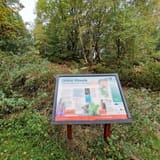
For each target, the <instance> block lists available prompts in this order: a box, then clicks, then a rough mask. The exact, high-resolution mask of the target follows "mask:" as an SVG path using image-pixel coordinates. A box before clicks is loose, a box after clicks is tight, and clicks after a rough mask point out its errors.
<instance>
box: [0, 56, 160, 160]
mask: <svg viewBox="0 0 160 160" xmlns="http://www.w3.org/2000/svg"><path fill="white" fill-rule="evenodd" d="M74 72H75V68H73V73H74ZM60 73H72V69H70V68H69V67H68V66H65V64H63V65H57V64H52V63H50V62H48V61H47V60H45V59H41V58H40V57H39V56H37V55H22V56H21V57H18V56H9V57H1V62H0V74H1V76H0V86H1V88H0V116H1V120H0V129H1V131H0V144H1V147H0V159H3V160H31V159H32V160H57V159H61V160H66V159H70V160H79V159H86V160H87V159H92V160H96V159H97V160H104V159H107V160H142V159H144V160H150V159H154V160H159V157H160V150H159V148H160V116H159V113H160V93H159V92H153V91H151V90H147V89H144V88H141V89H134V88H123V90H124V93H125V96H126V99H127V103H128V107H129V110H130V112H131V116H132V119H133V122H132V123H130V124H113V125H112V128H111V131H112V133H111V137H110V139H109V140H108V141H104V139H103V130H104V126H103V125H74V126H73V140H71V141H68V140H67V138H66V126H65V125H51V123H50V122H51V112H52V102H53V95H54V84H55V76H56V74H60Z"/></svg>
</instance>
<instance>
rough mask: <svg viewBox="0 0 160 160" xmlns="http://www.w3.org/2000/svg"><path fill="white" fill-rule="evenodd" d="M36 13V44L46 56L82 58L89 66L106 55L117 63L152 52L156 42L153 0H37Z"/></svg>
mask: <svg viewBox="0 0 160 160" xmlns="http://www.w3.org/2000/svg"><path fill="white" fill-rule="evenodd" d="M36 11H37V20H36V25H35V29H34V36H35V40H36V41H35V44H36V47H37V49H39V51H40V53H41V54H42V55H44V56H46V57H60V58H64V59H67V60H70V59H72V60H77V59H82V58H83V59H84V61H85V63H90V64H92V63H95V62H96V63H98V62H100V61H101V60H102V59H104V60H106V55H108V54H111V55H116V57H115V58H116V59H117V60H118V59H120V58H125V57H126V56H127V57H128V56H130V58H133V57H134V56H135V55H138V54H147V53H151V52H153V51H154V49H155V48H156V44H157V42H158V38H155V37H158V33H159V30H158V29H157V28H158V27H157V26H158V24H159V17H158V16H157V15H158V13H159V4H158V1H155V0H154V1H149V2H146V1H142V2H137V1H134V0H133V1H132V2H130V1H120V0H119V1H106V0H87V1H82V0H79V1H70V0H62V1H43V0H39V1H37V7H36ZM153 11H154V12H153ZM148 19H149V20H150V21H148ZM151 24H152V25H151Z"/></svg>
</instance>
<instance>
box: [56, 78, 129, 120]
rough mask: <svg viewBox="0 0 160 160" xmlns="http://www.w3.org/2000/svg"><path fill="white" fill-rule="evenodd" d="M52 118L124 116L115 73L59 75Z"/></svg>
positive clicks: (98, 118)
mask: <svg viewBox="0 0 160 160" xmlns="http://www.w3.org/2000/svg"><path fill="white" fill-rule="evenodd" d="M54 107H55V113H54V118H55V121H75V120H77V121H93V120H114V119H124V120H125V119H128V115H127V112H126V107H125V104H124V101H123V97H122V95H121V92H120V89H119V86H118V83H117V79H116V76H115V75H110V76H107V75H102V76H59V77H58V85H57V94H56V102H55V104H54Z"/></svg>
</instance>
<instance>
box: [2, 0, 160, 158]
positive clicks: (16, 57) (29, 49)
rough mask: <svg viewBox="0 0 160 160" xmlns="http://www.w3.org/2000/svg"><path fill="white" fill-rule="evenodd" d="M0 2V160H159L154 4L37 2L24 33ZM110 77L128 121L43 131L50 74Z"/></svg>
mask: <svg viewBox="0 0 160 160" xmlns="http://www.w3.org/2000/svg"><path fill="white" fill-rule="evenodd" d="M23 8H24V6H23V4H21V3H20V1H19V0H0V159H3V160H57V159H61V160H63V159H64V160H66V159H69V160H79V159H86V160H87V159H92V160H104V159H106V160H150V159H154V160H159V157H160V150H159V148H160V18H159V17H160V1H159V0H38V1H37V3H36V9H35V14H36V19H35V22H34V23H35V24H34V26H32V27H31V28H30V29H27V27H26V26H28V25H29V24H27V23H24V22H23V19H22V17H21V16H20V14H19V12H20V11H21V10H22V9H23ZM97 73H98V74H101V73H117V74H118V75H119V78H120V82H121V84H122V86H123V91H124V95H125V97H126V101H127V104H128V107H129V110H130V113H131V117H132V120H133V121H132V123H129V124H113V125H112V128H111V137H110V138H109V139H108V141H107V142H106V141H104V139H103V125H96V124H95V125H74V126H73V140H72V141H68V140H67V138H66V126H65V125H51V114H52V105H53V97H54V89H55V79H56V75H57V74H97Z"/></svg>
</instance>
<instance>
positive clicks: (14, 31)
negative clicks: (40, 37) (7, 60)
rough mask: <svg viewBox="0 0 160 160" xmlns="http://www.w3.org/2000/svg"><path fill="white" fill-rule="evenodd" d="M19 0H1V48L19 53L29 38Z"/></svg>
mask: <svg viewBox="0 0 160 160" xmlns="http://www.w3.org/2000/svg"><path fill="white" fill-rule="evenodd" d="M22 7H23V6H22V4H20V3H19V1H18V0H1V1H0V50H1V51H6V52H12V53H17V52H19V51H20V50H22V49H24V48H25V46H26V43H27V41H28V39H29V33H28V31H27V30H26V28H25V25H24V23H23V20H22V18H21V17H20V15H19V13H18V11H19V10H20V9H21V8H22Z"/></svg>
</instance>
